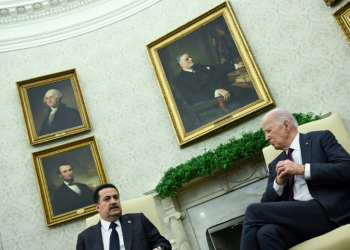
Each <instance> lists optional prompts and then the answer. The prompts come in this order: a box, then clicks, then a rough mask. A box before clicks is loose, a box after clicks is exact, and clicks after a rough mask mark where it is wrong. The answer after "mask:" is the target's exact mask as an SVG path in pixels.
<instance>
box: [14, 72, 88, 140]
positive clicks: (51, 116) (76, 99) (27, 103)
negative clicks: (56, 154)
mask: <svg viewBox="0 0 350 250" xmlns="http://www.w3.org/2000/svg"><path fill="white" fill-rule="evenodd" d="M16 84H17V90H18V95H19V100H20V104H21V108H22V113H23V118H24V124H25V128H26V131H27V138H28V143H29V145H35V144H39V143H42V142H47V141H51V140H55V139H58V138H62V137H65V136H69V135H72V134H76V133H80V132H83V131H88V130H91V129H92V125H91V121H90V118H89V114H88V111H87V108H86V105H85V100H84V96H83V93H82V90H81V86H80V82H79V78H78V74H77V71H76V69H70V70H66V71H62V72H58V73H54V74H50V75H45V76H40V77H36V78H32V79H28V80H24V81H18V82H17V83H16Z"/></svg>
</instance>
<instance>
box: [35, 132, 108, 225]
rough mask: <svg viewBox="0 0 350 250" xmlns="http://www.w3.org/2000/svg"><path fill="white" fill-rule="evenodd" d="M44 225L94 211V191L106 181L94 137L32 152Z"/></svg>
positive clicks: (54, 223) (57, 222)
mask: <svg viewBox="0 0 350 250" xmlns="http://www.w3.org/2000/svg"><path fill="white" fill-rule="evenodd" d="M32 159H33V163H34V170H35V175H36V179H37V183H38V189H39V193H40V197H41V203H42V206H43V210H44V216H45V221H46V225H47V226H53V225H56V224H59V223H62V222H65V221H69V220H73V219H76V218H79V217H81V216H85V215H87V214H91V213H94V212H96V210H95V208H94V201H93V191H94V190H95V189H96V187H97V186H98V185H100V184H104V183H107V177H106V173H105V170H104V167H103V163H102V159H101V155H100V152H99V149H98V146H97V142H96V139H95V137H94V136H92V137H87V138H84V139H80V140H77V141H74V142H70V143H66V144H63V145H59V146H55V147H52V148H49V149H45V150H41V151H38V152H34V153H32Z"/></svg>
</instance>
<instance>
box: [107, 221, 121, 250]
mask: <svg viewBox="0 0 350 250" xmlns="http://www.w3.org/2000/svg"><path fill="white" fill-rule="evenodd" d="M116 226H118V225H117V224H116V223H114V222H112V223H111V224H110V225H109V228H112V232H111V237H110V239H109V249H110V250H120V243H119V235H118V232H117V230H116V229H115V228H116Z"/></svg>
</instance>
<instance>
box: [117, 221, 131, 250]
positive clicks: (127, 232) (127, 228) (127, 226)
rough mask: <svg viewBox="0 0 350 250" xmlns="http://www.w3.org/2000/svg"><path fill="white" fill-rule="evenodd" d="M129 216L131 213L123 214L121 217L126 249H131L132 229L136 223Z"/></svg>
mask: <svg viewBox="0 0 350 250" xmlns="http://www.w3.org/2000/svg"><path fill="white" fill-rule="evenodd" d="M129 217H130V215H122V216H121V217H120V219H119V220H120V224H121V225H122V231H123V239H124V246H125V250H130V249H131V244H132V231H133V227H134V225H133V223H132V221H131V219H130V218H129Z"/></svg>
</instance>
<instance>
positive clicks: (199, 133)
mask: <svg viewBox="0 0 350 250" xmlns="http://www.w3.org/2000/svg"><path fill="white" fill-rule="evenodd" d="M220 17H223V18H224V20H225V22H226V24H227V27H228V30H229V32H230V35H231V36H232V38H233V40H234V43H235V45H236V47H237V49H238V51H239V54H240V57H241V59H242V60H243V62H244V64H245V67H246V71H247V73H248V74H249V76H250V79H251V83H252V86H254V89H255V91H256V93H257V95H258V97H259V100H257V101H255V102H252V103H250V104H249V105H246V106H244V107H243V108H240V109H238V110H235V111H233V112H231V113H229V114H226V115H222V116H221V117H220V118H219V119H216V120H214V121H212V122H209V123H207V124H205V125H204V126H201V127H199V128H197V129H194V130H193V131H186V130H185V127H184V123H183V120H182V119H181V116H180V112H179V109H178V107H177V105H176V102H175V99H174V93H173V91H172V89H171V86H170V85H169V82H170V81H172V80H171V79H168V78H167V75H166V72H165V70H164V66H165V65H164V64H163V63H162V61H161V58H160V54H159V52H160V50H162V49H164V48H166V47H167V46H169V45H172V44H173V43H175V42H177V41H179V40H180V39H182V38H184V37H186V36H188V35H190V34H191V33H193V32H194V31H196V30H198V29H200V28H201V27H203V26H204V25H207V24H209V23H211V22H213V21H214V20H216V19H218V18H220ZM146 49H147V52H148V56H149V59H150V61H151V64H152V67H153V70H154V73H155V76H156V79H157V81H158V85H159V88H160V91H161V94H162V96H163V99H164V102H165V106H166V108H167V111H168V115H169V117H170V120H171V123H172V126H173V129H174V131H175V135H176V138H177V141H178V144H179V146H180V147H183V146H185V145H187V144H190V143H192V142H194V141H197V140H198V139H203V138H205V137H206V136H209V135H212V134H213V133H216V132H219V131H221V130H223V129H225V128H227V127H228V126H232V125H233V124H236V123H237V122H240V121H243V120H244V119H247V118H249V117H251V116H254V115H257V114H258V113H260V112H262V111H264V110H266V109H269V108H272V107H273V106H275V103H274V100H273V98H272V96H271V94H270V92H269V89H268V87H267V85H266V83H265V81H264V79H263V76H262V74H261V73H260V70H259V68H258V65H257V64H256V62H255V60H254V57H253V54H252V52H251V50H250V48H249V46H248V43H247V42H246V40H245V38H244V35H243V32H242V30H241V28H240V26H239V24H238V20H237V18H236V16H235V15H234V12H233V10H232V7H231V6H230V3H229V2H224V3H222V4H220V5H218V6H217V7H215V8H213V9H211V10H209V11H208V12H206V13H204V14H202V15H201V16H199V17H197V18H195V19H194V20H192V21H190V22H188V23H186V24H184V25H182V26H181V27H179V28H177V29H175V30H174V31H171V32H170V33H168V34H166V35H164V36H162V37H160V38H159V39H157V40H155V41H153V42H151V43H149V44H148V45H146ZM173 61H175V58H173Z"/></svg>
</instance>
